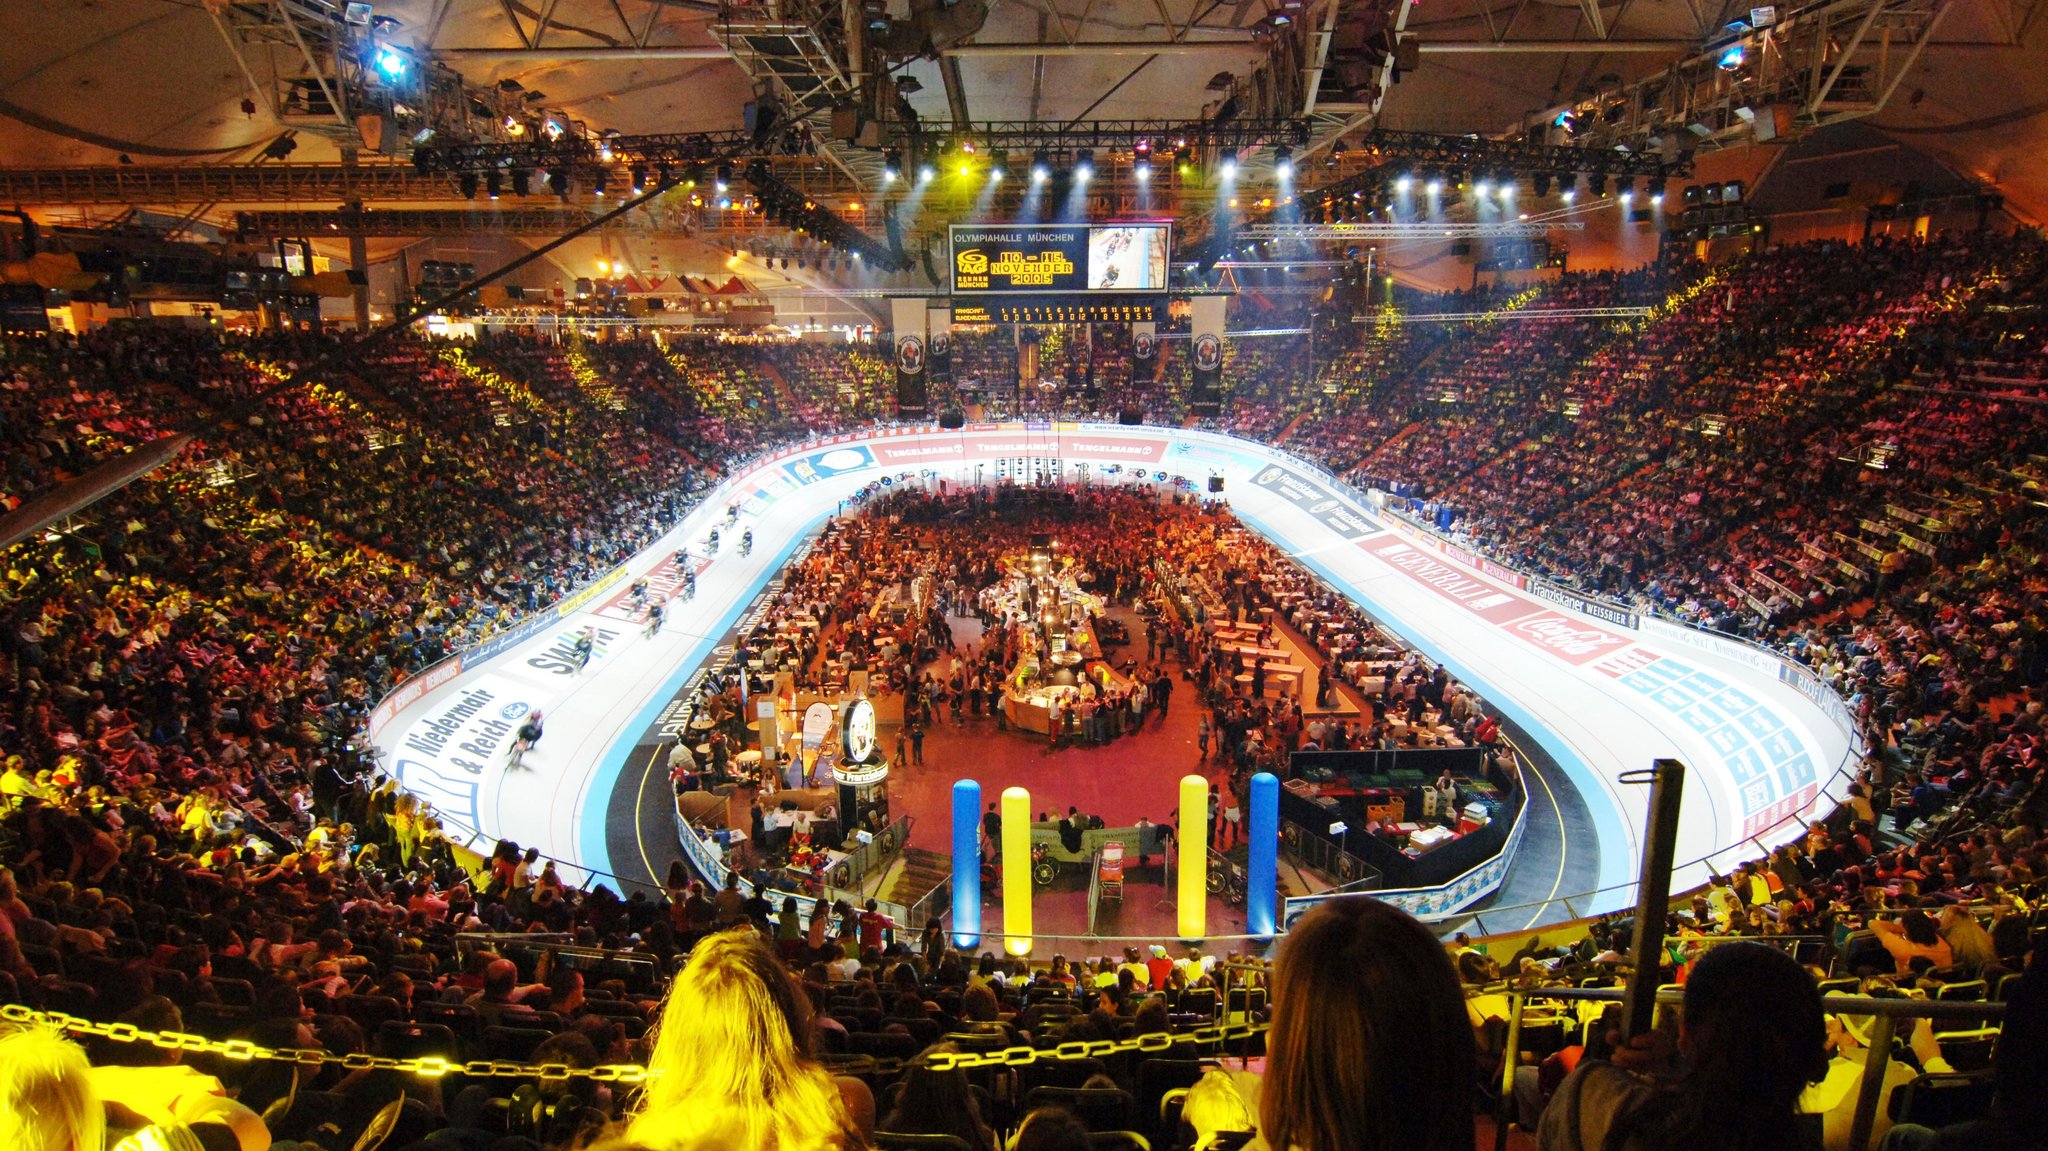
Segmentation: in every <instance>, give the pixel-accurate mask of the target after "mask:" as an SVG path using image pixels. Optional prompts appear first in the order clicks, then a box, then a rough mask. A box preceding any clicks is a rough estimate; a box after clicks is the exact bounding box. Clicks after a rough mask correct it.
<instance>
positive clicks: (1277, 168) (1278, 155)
mask: <svg viewBox="0 0 2048 1151" xmlns="http://www.w3.org/2000/svg"><path fill="white" fill-rule="evenodd" d="M1273 174H1274V175H1275V176H1278V177H1279V178H1281V179H1282V180H1288V179H1292V178H1293V177H1294V149H1292V148H1290V147H1288V146H1287V145H1285V144H1282V145H1280V146H1279V147H1277V148H1275V149H1273Z"/></svg>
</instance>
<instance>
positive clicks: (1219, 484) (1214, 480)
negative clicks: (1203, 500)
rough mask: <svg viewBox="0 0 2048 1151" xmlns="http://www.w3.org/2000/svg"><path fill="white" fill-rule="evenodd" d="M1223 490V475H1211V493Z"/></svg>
mask: <svg viewBox="0 0 2048 1151" xmlns="http://www.w3.org/2000/svg"><path fill="white" fill-rule="evenodd" d="M1222 490H1223V477H1222V476H1210V477H1209V491H1210V493H1211V494H1213V493H1216V492H1220V491H1222Z"/></svg>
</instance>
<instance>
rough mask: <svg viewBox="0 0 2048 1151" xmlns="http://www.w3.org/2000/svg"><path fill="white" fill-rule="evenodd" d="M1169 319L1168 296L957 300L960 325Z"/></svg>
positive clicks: (1036, 295) (1048, 295)
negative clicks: (1167, 317) (1167, 313)
mask: <svg viewBox="0 0 2048 1151" xmlns="http://www.w3.org/2000/svg"><path fill="white" fill-rule="evenodd" d="M1165 318H1166V298H1165V297H1164V296H1135V295H1128V294H1126V295H1114V296H1112V295H1106V294H1104V293H1099V292H1097V293H1090V292H1071V293H1031V294H1027V293H1022V292H1019V293H1016V294H1013V295H1002V296H976V297H974V298H971V299H969V298H963V297H959V296H956V297H954V299H953V322H954V323H956V324H1115V323H1149V322H1153V321H1157V320H1163V319H1165Z"/></svg>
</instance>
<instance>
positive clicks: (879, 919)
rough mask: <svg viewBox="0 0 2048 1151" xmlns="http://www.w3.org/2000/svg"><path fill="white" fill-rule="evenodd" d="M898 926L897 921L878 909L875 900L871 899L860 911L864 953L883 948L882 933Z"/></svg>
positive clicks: (861, 946) (862, 950)
mask: <svg viewBox="0 0 2048 1151" xmlns="http://www.w3.org/2000/svg"><path fill="white" fill-rule="evenodd" d="M894 926H896V921H895V920H893V919H891V918H889V917H888V916H886V915H883V914H882V913H881V912H880V911H878V910H876V906H875V901H874V900H872V899H870V900H868V902H867V907H866V908H865V909H864V910H862V911H861V913H860V949H861V952H862V953H863V954H865V953H867V952H869V951H880V950H881V949H882V933H883V932H884V931H887V930H889V929H890V928H892V927H894Z"/></svg>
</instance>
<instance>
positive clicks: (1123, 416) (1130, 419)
mask: <svg viewBox="0 0 2048 1151" xmlns="http://www.w3.org/2000/svg"><path fill="white" fill-rule="evenodd" d="M1116 422H1117V423H1120V424H1123V425H1124V426H1125V427H1136V426H1137V425H1139V424H1142V423H1144V422H1145V413H1143V412H1141V411H1138V410H1137V409H1135V408H1125V409H1124V410H1123V411H1120V412H1118V413H1117V414H1116Z"/></svg>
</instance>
